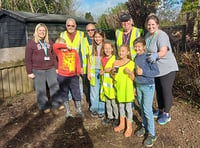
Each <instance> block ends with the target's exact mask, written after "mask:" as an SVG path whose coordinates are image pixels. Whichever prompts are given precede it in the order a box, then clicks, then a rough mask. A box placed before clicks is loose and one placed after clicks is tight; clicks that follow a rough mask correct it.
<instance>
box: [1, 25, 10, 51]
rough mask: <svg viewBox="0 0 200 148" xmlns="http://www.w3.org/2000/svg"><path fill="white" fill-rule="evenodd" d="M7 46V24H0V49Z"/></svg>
mask: <svg viewBox="0 0 200 148" xmlns="http://www.w3.org/2000/svg"><path fill="white" fill-rule="evenodd" d="M8 44H9V42H8V31H7V22H3V23H0V48H6V47H9V46H8Z"/></svg>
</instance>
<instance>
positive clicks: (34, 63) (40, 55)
mask: <svg viewBox="0 0 200 148" xmlns="http://www.w3.org/2000/svg"><path fill="white" fill-rule="evenodd" d="M42 44H44V42H43V41H42ZM46 46H47V57H49V60H44V57H45V52H44V49H43V48H42V46H41V45H40V43H35V41H34V40H33V39H31V40H29V41H28V43H27V45H26V51H25V62H26V71H27V73H28V74H31V73H33V72H32V70H33V69H37V70H47V69H50V68H56V69H57V67H58V63H57V60H56V54H55V53H54V51H53V42H52V41H51V40H49V43H46Z"/></svg>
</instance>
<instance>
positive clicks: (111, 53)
mask: <svg viewBox="0 0 200 148" xmlns="http://www.w3.org/2000/svg"><path fill="white" fill-rule="evenodd" d="M102 56H103V57H102V59H101V64H102V67H101V71H100V75H102V85H101V94H100V96H101V100H102V101H104V102H105V104H106V113H107V118H105V119H104V120H103V122H102V124H103V125H108V124H110V123H113V127H116V126H118V124H119V120H118V118H119V113H118V104H117V100H116V91H115V88H114V84H113V79H112V77H111V75H110V74H111V72H112V67H113V64H114V62H115V47H114V45H113V44H112V43H111V42H110V41H105V42H104V44H103V47H102Z"/></svg>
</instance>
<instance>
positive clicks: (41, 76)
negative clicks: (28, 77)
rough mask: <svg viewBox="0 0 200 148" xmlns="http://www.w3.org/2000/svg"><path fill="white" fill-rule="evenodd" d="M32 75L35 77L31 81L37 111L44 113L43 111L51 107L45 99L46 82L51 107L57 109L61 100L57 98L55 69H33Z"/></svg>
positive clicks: (57, 86)
mask: <svg viewBox="0 0 200 148" xmlns="http://www.w3.org/2000/svg"><path fill="white" fill-rule="evenodd" d="M33 73H34V75H35V78H34V79H33V81H34V86H35V90H36V95H37V103H38V107H39V109H40V110H42V111H44V110H45V109H48V108H50V107H51V105H50V104H49V101H48V97H47V92H46V82H47V85H48V87H49V91H50V97H51V102H52V106H53V107H54V108H57V107H59V105H60V104H61V103H62V100H61V98H60V96H59V85H58V82H57V73H56V71H55V68H51V69H47V70H36V69H33Z"/></svg>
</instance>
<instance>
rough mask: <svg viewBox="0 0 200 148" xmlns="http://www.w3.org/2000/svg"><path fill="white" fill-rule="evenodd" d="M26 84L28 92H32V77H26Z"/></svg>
mask: <svg viewBox="0 0 200 148" xmlns="http://www.w3.org/2000/svg"><path fill="white" fill-rule="evenodd" d="M28 85H29V87H28V88H29V89H28V91H29V92H32V91H33V90H34V87H33V79H31V78H28Z"/></svg>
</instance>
